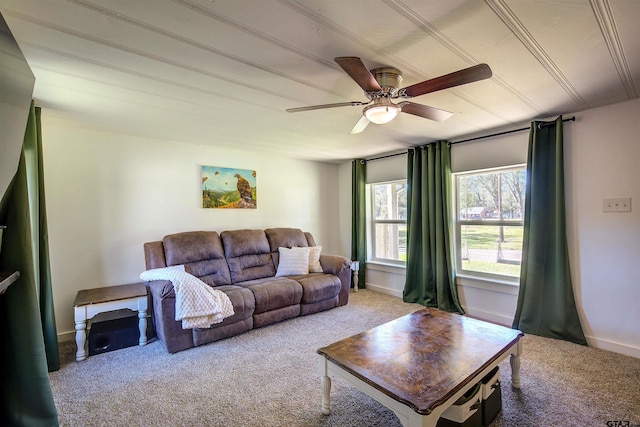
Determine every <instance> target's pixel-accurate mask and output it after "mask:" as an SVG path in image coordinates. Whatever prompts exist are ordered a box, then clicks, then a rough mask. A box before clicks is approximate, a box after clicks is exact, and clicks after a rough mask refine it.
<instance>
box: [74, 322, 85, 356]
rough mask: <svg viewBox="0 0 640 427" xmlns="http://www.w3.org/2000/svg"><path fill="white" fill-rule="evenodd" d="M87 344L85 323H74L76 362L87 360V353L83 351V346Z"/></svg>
mask: <svg viewBox="0 0 640 427" xmlns="http://www.w3.org/2000/svg"><path fill="white" fill-rule="evenodd" d="M86 343H87V321H86V320H80V321H77V322H76V345H77V346H78V351H77V352H76V361H78V362H80V361H81V360H84V359H86V358H87V352H86V350H85V344H86Z"/></svg>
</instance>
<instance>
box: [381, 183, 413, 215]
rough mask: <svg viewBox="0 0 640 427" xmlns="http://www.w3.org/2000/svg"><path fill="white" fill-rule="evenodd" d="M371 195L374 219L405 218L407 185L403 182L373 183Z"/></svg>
mask: <svg viewBox="0 0 640 427" xmlns="http://www.w3.org/2000/svg"><path fill="white" fill-rule="evenodd" d="M373 195H374V196H373V198H374V200H373V208H374V215H375V219H376V220H389V219H403V220H406V219H407V185H406V184H405V183H398V182H395V183H389V184H377V185H374V187H373Z"/></svg>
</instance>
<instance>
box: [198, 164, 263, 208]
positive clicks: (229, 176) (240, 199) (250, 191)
mask: <svg viewBox="0 0 640 427" xmlns="http://www.w3.org/2000/svg"><path fill="white" fill-rule="evenodd" d="M202 207H203V208H220V209H225V208H226V209H229V208H234V209H256V208H257V199H256V171H254V170H249V169H235V168H222V167H218V166H202Z"/></svg>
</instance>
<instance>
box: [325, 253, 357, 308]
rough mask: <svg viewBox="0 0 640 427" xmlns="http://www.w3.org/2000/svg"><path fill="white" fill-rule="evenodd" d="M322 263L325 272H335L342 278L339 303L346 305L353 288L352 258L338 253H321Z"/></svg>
mask: <svg viewBox="0 0 640 427" xmlns="http://www.w3.org/2000/svg"><path fill="white" fill-rule="evenodd" d="M320 265H322V271H323V272H324V273H325V274H335V275H336V276H337V277H338V279H340V284H341V287H340V294H339V295H338V305H339V306H340V305H345V304H346V303H347V302H349V292H350V290H351V260H350V259H349V258H346V257H343V256H338V255H320Z"/></svg>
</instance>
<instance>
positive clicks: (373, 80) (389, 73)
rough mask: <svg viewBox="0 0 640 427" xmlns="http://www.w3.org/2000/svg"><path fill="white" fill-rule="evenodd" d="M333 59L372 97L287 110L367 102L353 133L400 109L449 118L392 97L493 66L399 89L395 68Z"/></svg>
mask: <svg viewBox="0 0 640 427" xmlns="http://www.w3.org/2000/svg"><path fill="white" fill-rule="evenodd" d="M334 61H336V63H337V64H338V65H339V66H340V67H341V68H342V69H343V70H344V71H345V72H346V73H347V74H348V75H349V77H351V78H352V79H353V80H354V81H355V82H356V83H357V84H358V85H359V86H360V87H361V88H362V89H363V90H364V94H365V95H366V97H367V98H368V99H369V101H367V102H361V101H351V102H338V103H335V104H322V105H311V106H308V107H298V108H288V109H287V110H286V111H287V112H288V113H298V112H300V111H309V110H320V109H323V108H334V107H347V106H361V105H365V107H364V109H363V110H362V117H361V118H360V120H358V123H356V125H355V126H354V127H353V129H351V132H350V133H352V134H354V133H360V132H362V131H363V130H364V129H365V128H366V127H367V125H369V123H370V122H373V123H375V124H379V125H381V124H385V123H389V122H390V121H391V120H393V119H395V118H396V117H397V116H398V114H399V113H400V112H402V113H409V114H413V115H414V116H419V117H424V118H425V119H430V120H435V121H437V122H441V121H443V120H446V119H448V118H449V117H451V116H452V115H453V113H451V112H449V111H445V110H440V109H438V108H434V107H429V106H427V105H422V104H416V103H414V102H410V101H402V102H399V103H397V104H394V103H393V102H391V100H392V99H395V98H405V99H406V98H414V97H416V96H420V95H424V94H427V93H431V92H436V91H438V90H442V89H448V88H450V87H454V86H459V85H463V84H467V83H472V82H475V81H478V80H483V79H488V78H489V77H491V75H492V73H491V68H489V66H488V65H487V64H478V65H474V66H473V67H469V68H465V69H462V70H459V71H455V72H453V73H451V74H446V75H444V76H440V77H436V78H434V79H430V80H425V81H423V82H420V83H416V84H414V85H411V86H407V87H405V88H402V89H400V88H399V87H400V82H402V72H401V71H400V70H398V69H396V68H393V67H381V68H374V69H372V70H368V69H367V67H365V65H364V64H363V63H362V60H361V59H360V58H357V57H355V56H342V57H338V58H335V59H334Z"/></svg>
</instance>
